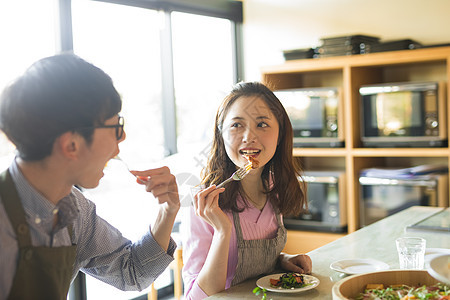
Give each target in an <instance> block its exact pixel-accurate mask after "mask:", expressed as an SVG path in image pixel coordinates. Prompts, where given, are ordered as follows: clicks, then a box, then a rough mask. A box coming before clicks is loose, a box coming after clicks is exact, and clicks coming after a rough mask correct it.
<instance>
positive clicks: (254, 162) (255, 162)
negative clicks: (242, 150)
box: [244, 153, 259, 169]
mask: <svg viewBox="0 0 450 300" xmlns="http://www.w3.org/2000/svg"><path fill="white" fill-rule="evenodd" d="M244 157H245V158H246V159H247V160H248V162H249V163H250V165H251V166H252V169H257V168H258V167H259V161H258V160H257V159H256V158H254V157H253V156H252V155H249V154H248V153H247V154H244Z"/></svg>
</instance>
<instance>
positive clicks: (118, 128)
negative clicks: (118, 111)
mask: <svg viewBox="0 0 450 300" xmlns="http://www.w3.org/2000/svg"><path fill="white" fill-rule="evenodd" d="M124 125H125V120H124V119H123V117H122V116H119V120H118V122H117V124H115V125H98V126H94V128H115V129H116V139H117V140H118V141H120V140H121V139H122V137H123V126H124Z"/></svg>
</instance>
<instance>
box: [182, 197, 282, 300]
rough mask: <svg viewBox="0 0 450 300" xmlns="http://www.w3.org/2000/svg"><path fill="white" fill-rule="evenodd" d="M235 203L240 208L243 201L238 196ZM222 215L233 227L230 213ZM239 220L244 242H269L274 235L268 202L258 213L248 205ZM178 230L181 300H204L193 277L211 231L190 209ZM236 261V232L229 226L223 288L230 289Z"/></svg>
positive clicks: (198, 267)
mask: <svg viewBox="0 0 450 300" xmlns="http://www.w3.org/2000/svg"><path fill="white" fill-rule="evenodd" d="M237 201H238V204H239V205H240V207H243V206H244V203H243V201H244V200H243V199H242V198H241V197H240V196H238V199H237ZM226 214H227V216H228V218H229V219H230V222H231V224H233V215H232V213H231V212H227V213H226ZM239 219H240V222H241V228H242V235H243V237H244V240H257V239H271V238H274V237H275V236H276V234H277V230H278V224H277V219H276V216H275V212H274V210H273V207H272V205H271V203H270V201H267V203H266V205H265V206H264V208H263V210H262V211H260V210H259V209H257V208H255V207H254V206H252V205H251V204H250V206H249V207H248V208H246V209H245V210H244V211H243V212H241V213H239ZM182 230H183V262H184V267H183V281H184V293H185V298H186V299H194V300H198V299H204V298H206V297H208V295H207V294H205V292H204V291H203V290H202V289H201V288H200V287H199V285H198V283H197V277H198V274H199V273H200V271H201V269H202V267H203V264H204V263H205V261H206V257H207V255H208V251H209V247H210V246H211V242H212V238H213V234H214V229H213V228H212V227H211V226H210V225H209V224H208V223H206V222H205V221H203V220H202V219H201V218H200V217H198V216H196V215H195V212H194V208H193V207H191V208H189V212H188V213H186V214H185V218H184V219H183V224H182ZM237 262H238V257H237V243H236V229H235V228H234V225H233V229H232V231H231V239H230V249H229V254H228V269H227V282H226V285H225V288H226V289H228V288H229V287H230V286H231V281H232V280H233V277H234V274H235V272H236V266H237ZM255 263H261V262H255Z"/></svg>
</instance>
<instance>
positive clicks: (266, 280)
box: [256, 273, 320, 293]
mask: <svg viewBox="0 0 450 300" xmlns="http://www.w3.org/2000/svg"><path fill="white" fill-rule="evenodd" d="M283 274H286V273H279V274H272V275H267V276H265V277H262V278H260V279H258V281H256V285H257V286H259V287H260V288H262V289H266V290H267V291H270V292H277V293H299V292H304V291H307V290H311V289H313V288H315V287H316V286H318V285H319V283H320V280H319V279H318V278H316V277H314V276H311V275H303V279H304V280H305V283H310V285H307V286H305V287H302V288H297V289H283V288H281V287H279V288H276V287H273V286H271V285H270V279H280V276H281V275H283Z"/></svg>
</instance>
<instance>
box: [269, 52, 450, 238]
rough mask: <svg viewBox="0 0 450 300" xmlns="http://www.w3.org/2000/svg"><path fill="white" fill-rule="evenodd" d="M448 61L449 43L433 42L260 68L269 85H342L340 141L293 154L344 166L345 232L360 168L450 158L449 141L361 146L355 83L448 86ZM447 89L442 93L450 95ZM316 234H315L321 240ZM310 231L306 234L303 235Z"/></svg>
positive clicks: (353, 225) (354, 223) (355, 208)
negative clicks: (438, 44)
mask: <svg viewBox="0 0 450 300" xmlns="http://www.w3.org/2000/svg"><path fill="white" fill-rule="evenodd" d="M449 61H450V47H436V48H422V49H416V50H401V51H392V52H381V53H371V54H364V55H352V56H341V57H329V58H321V59H303V60H292V61H287V62H286V63H284V64H282V65H277V66H268V67H264V68H263V69H262V81H263V82H264V83H266V84H268V85H269V86H270V87H271V88H273V89H294V88H316V87H339V88H340V89H341V92H342V97H343V114H344V118H343V120H344V124H343V126H344V139H345V147H343V148H296V149H294V155H295V156H296V157H298V159H299V160H300V161H301V163H302V165H303V166H304V169H305V170H312V169H316V168H322V169H323V168H328V167H333V168H341V169H344V170H345V172H346V190H347V199H346V201H347V218H348V232H349V233H351V232H353V231H355V230H357V229H359V228H360V225H359V222H358V219H359V218H358V215H359V205H358V204H359V188H360V187H359V181H358V180H359V173H360V171H361V169H364V168H371V167H398V168H404V167H411V166H415V165H419V164H428V163H443V164H448V163H449V158H450V151H449V150H450V148H449V147H440V148H376V149H374V148H363V147H362V144H361V139H360V126H359V124H360V117H359V114H360V113H359V110H360V96H359V88H360V86H362V85H366V84H378V83H390V82H407V81H441V82H445V83H446V85H447V87H449V86H450V85H449V80H450V67H449ZM448 90H449V89H447V92H446V97H447V99H450V97H449V96H448V94H449V92H448ZM447 107H450V105H447ZM446 110H447V111H446V112H445V114H446V115H447V116H448V115H450V114H449V113H448V108H447V109H446ZM447 119H448V118H447ZM448 126H449V125H448V123H447V124H445V128H447V132H450V131H449V130H448ZM447 194H448V191H447ZM298 234H300V235H298ZM305 234H306V233H305ZM291 235H292V234H291ZM319 236H320V235H317V234H316V237H317V238H318V239H319V240H320V237H319ZM305 237H306V235H305ZM309 237H310V235H308V236H307V237H306V238H309ZM335 237H336V238H338V237H339V235H335ZM296 238H297V239H299V238H301V232H297V235H296ZM289 247H290V246H289Z"/></svg>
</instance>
